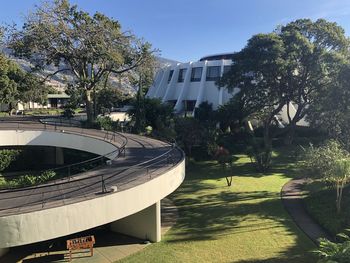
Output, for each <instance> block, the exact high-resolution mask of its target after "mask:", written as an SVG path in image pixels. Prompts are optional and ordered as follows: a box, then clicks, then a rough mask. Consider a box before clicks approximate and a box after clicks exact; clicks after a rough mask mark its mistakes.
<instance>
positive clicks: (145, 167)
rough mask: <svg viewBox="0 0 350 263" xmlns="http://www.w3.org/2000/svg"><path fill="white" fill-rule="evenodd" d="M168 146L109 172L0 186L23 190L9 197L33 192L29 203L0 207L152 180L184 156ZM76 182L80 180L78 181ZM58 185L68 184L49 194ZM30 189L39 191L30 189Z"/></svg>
mask: <svg viewBox="0 0 350 263" xmlns="http://www.w3.org/2000/svg"><path fill="white" fill-rule="evenodd" d="M0 123H1V122H0ZM37 124H38V123H37ZM12 128H13V127H12ZM0 129H1V126H0ZM84 134H85V135H86V134H87V133H84ZM117 134H118V135H119V136H122V137H123V136H124V135H123V134H121V133H117ZM124 138H125V139H126V140H124V141H123V142H124V143H123V144H124V146H123V147H124V153H125V146H126V143H127V137H126V136H124ZM169 146H170V148H169V149H167V150H166V151H165V152H163V153H162V154H160V155H158V156H156V157H154V158H152V159H149V160H146V161H144V162H141V163H137V164H133V165H130V166H127V167H113V169H111V173H108V174H106V172H103V173H102V174H94V175H91V176H88V177H77V176H74V177H70V178H68V177H66V178H62V179H56V180H52V181H50V182H46V183H43V184H39V185H36V186H28V187H23V188H13V189H4V190H0V193H13V192H21V193H22V192H23V195H17V194H16V195H10V196H8V197H7V198H8V199H13V198H21V197H26V196H33V197H35V196H36V197H35V198H34V200H32V201H31V202H29V203H28V202H26V203H25V204H24V203H23V204H18V205H14V206H10V207H4V208H2V209H0V211H6V210H11V209H14V208H16V210H11V211H12V212H9V213H18V212H19V210H17V209H20V208H21V207H25V206H28V205H37V204H41V206H42V208H44V206H45V204H46V203H48V202H49V201H50V200H52V199H54V200H57V199H60V200H62V201H63V200H66V201H64V202H72V201H73V202H74V199H70V198H72V195H74V193H78V196H80V194H83V195H84V196H85V198H93V197H94V196H95V194H96V189H98V188H99V187H101V191H100V192H99V193H101V194H109V193H111V192H113V191H114V190H116V189H117V191H118V190H119V189H120V187H122V189H123V188H124V189H125V187H128V186H127V185H128V183H130V182H132V181H135V180H140V179H141V181H144V180H151V179H152V178H154V177H153V176H154V174H155V175H156V176H157V174H158V173H156V171H158V170H159V169H163V168H166V167H169V165H171V166H176V165H178V164H179V163H180V162H181V161H182V160H183V159H184V157H185V156H184V153H183V151H182V150H181V149H180V148H179V147H177V145H176V142H175V143H172V144H169ZM175 151H177V152H178V153H179V154H180V155H177V154H176V153H174V152H175ZM162 162H164V163H165V164H166V165H161V166H160V164H161V163H162ZM153 168H155V169H153ZM140 171H143V173H144V174H145V175H147V176H143V177H139V176H138V175H139V172H140ZM135 173H137V174H135ZM118 175H120V176H118ZM132 175H136V176H132ZM65 179H66V180H65ZM79 182H81V184H80V183H79ZM76 183H78V184H76ZM57 185H67V187H66V188H64V189H66V190H67V191H65V192H60V191H59V192H57V194H54V195H52V191H51V190H50V189H49V187H52V186H57ZM107 185H109V186H110V187H111V188H110V190H108V189H107V187H106V186H107ZM112 186H113V187H112ZM114 186H116V187H117V188H114ZM91 187H93V189H95V190H93V189H92V192H91V193H90V195H87V196H86V195H85V192H84V189H89V188H91ZM33 189H35V190H38V191H31V190H33ZM40 189H41V190H40ZM46 189H47V190H46ZM60 189H62V187H60ZM25 191H28V193H26V192H25ZM79 191H82V193H79ZM47 193H50V194H49V196H45V195H46V194H47ZM67 198H68V199H67ZM56 205H57V204H56ZM16 211H17V212H16Z"/></svg>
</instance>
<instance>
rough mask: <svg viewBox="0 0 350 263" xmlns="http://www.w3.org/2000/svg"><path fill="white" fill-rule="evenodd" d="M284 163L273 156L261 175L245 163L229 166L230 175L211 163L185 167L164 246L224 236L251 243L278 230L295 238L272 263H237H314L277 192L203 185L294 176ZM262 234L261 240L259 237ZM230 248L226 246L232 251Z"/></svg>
mask: <svg viewBox="0 0 350 263" xmlns="http://www.w3.org/2000/svg"><path fill="white" fill-rule="evenodd" d="M288 160H290V159H289V158H288V157H285V156H284V155H283V153H282V154H280V155H278V156H277V157H276V158H275V159H274V162H275V164H274V167H273V169H272V170H271V171H270V172H269V173H267V174H259V173H257V172H256V171H255V168H254V166H253V164H251V163H250V162H248V160H247V159H245V160H244V162H237V163H235V165H234V167H233V169H232V170H231V171H227V170H223V169H222V168H221V166H220V165H218V164H216V162H214V161H212V162H201V163H190V165H189V167H188V168H187V177H186V180H185V182H184V183H183V185H182V186H181V187H180V189H179V190H178V191H177V192H175V193H174V194H173V196H172V197H173V199H174V201H175V203H176V205H177V206H178V207H179V213H180V217H179V220H178V222H177V224H176V227H175V229H176V230H174V231H172V233H171V235H172V236H171V238H169V239H167V240H166V241H165V242H167V243H179V242H187V241H204V240H205V241H208V240H218V239H220V238H222V237H224V236H227V235H231V236H232V235H233V236H234V235H239V234H242V233H253V234H252V238H257V239H259V238H262V239H269V238H271V237H270V236H268V235H269V234H266V231H265V230H268V232H267V233H277V234H278V233H279V231H283V234H284V235H288V236H291V238H295V239H296V240H295V245H294V246H293V247H289V248H288V249H287V250H285V251H282V252H280V253H279V254H278V255H277V256H276V257H274V258H269V259H266V260H260V259H259V260H255V261H254V260H251V261H249V260H248V261H241V262H242V263H250V262H266V263H267V262H282V263H283V262H298V263H299V262H314V261H315V258H314V256H313V255H311V253H309V252H307V251H309V250H310V249H313V248H315V247H314V245H313V243H312V241H311V240H309V239H308V238H307V237H306V236H305V235H304V234H303V233H302V232H301V231H300V230H299V229H298V228H297V226H296V225H295V223H294V222H293V220H292V219H291V218H290V216H289V214H288V213H287V212H286V211H285V209H284V207H283V205H282V202H281V200H280V193H279V192H276V191H272V190H271V191H268V188H267V190H265V191H237V192H235V191H234V189H235V188H234V187H235V185H233V187H231V188H227V187H225V188H221V189H220V187H218V186H217V185H215V184H211V183H207V182H206V181H205V180H208V179H214V180H220V179H222V178H223V177H225V176H228V175H230V174H232V173H233V176H240V177H253V178H254V177H256V178H260V177H263V176H269V175H276V174H278V175H279V176H282V177H293V176H299V175H300V173H301V171H300V169H299V167H298V166H297V165H296V164H295V162H292V163H288ZM292 161H294V159H292ZM241 190H242V189H241ZM261 231H262V232H261ZM264 231H265V232H264ZM263 232H264V234H265V236H259V235H262V233H263ZM254 233H256V234H254ZM254 235H256V236H254ZM282 242H283V241H282ZM234 245H235V244H232V246H233V247H234Z"/></svg>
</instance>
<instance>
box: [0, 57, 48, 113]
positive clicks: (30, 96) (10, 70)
mask: <svg viewBox="0 0 350 263" xmlns="http://www.w3.org/2000/svg"><path fill="white" fill-rule="evenodd" d="M47 93H48V92H47V90H46V89H45V86H44V85H43V84H42V83H40V82H39V81H38V78H37V77H36V76H34V75H33V74H30V73H26V72H24V71H23V70H22V69H21V68H20V67H19V66H18V65H17V64H16V63H15V62H13V61H11V60H9V59H7V58H6V57H5V56H3V55H0V102H1V103H4V104H7V105H8V112H9V114H10V115H11V114H12V110H14V109H15V108H16V107H17V103H18V102H19V101H22V102H29V101H33V102H39V103H41V104H44V102H45V101H46V96H47Z"/></svg>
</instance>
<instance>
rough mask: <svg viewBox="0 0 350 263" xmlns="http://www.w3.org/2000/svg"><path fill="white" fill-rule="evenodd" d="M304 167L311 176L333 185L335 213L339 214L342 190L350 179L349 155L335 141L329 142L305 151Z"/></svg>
mask: <svg viewBox="0 0 350 263" xmlns="http://www.w3.org/2000/svg"><path fill="white" fill-rule="evenodd" d="M304 159H305V163H304V166H305V167H306V168H307V169H309V170H310V171H311V175H313V176H319V177H321V178H322V179H323V180H325V181H329V182H332V183H334V185H335V188H336V193H337V196H336V208H337V213H340V212H341V201H342V196H343V189H344V186H345V185H346V183H347V182H348V181H349V178H350V154H349V152H347V151H346V150H344V149H343V148H342V146H341V145H340V144H339V143H338V142H337V141H332V140H331V141H329V142H327V143H326V144H324V145H323V146H320V147H313V146H312V145H311V146H310V147H309V148H308V149H307V150H306V151H305V155H304Z"/></svg>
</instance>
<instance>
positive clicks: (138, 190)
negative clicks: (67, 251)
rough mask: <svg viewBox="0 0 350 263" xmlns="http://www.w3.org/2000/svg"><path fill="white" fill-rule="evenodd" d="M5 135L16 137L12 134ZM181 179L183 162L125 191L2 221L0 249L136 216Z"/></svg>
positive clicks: (10, 217)
mask: <svg viewBox="0 0 350 263" xmlns="http://www.w3.org/2000/svg"><path fill="white" fill-rule="evenodd" d="M34 133H36V132H34ZM6 134H7V135H8V136H9V134H11V136H14V137H16V134H15V133H14V132H12V133H10V132H8V133H6ZM4 135H5V134H4V133H1V134H0V138H4ZM28 137H29V136H28ZM7 138H8V139H10V137H7ZM18 139H20V138H17V140H18ZM1 141H2V142H3V141H4V140H3V139H1ZM12 144H13V142H12ZM184 178H185V161H184V160H182V162H181V163H179V164H178V165H176V166H174V167H173V168H172V169H170V170H168V171H166V172H165V173H164V174H163V175H160V176H158V177H155V178H154V179H152V180H150V181H148V182H146V183H143V184H140V185H137V186H135V187H132V188H130V189H127V190H124V191H120V192H118V191H116V192H114V193H111V194H107V195H103V196H99V197H96V198H94V199H91V200H87V201H82V202H78V203H74V204H69V205H65V206H60V207H55V208H49V209H43V210H40V211H35V212H31V213H25V214H18V215H11V216H6V217H1V218H0V229H1V231H0V249H1V248H7V247H13V246H19V245H25V244H31V243H35V242H39V241H44V240H49V239H53V238H57V237H61V236H66V235H69V234H72V233H77V232H80V231H83V230H86V229H90V228H94V227H97V226H101V225H104V224H107V223H111V222H113V221H116V220H118V219H121V218H124V217H127V216H129V215H132V214H135V213H137V212H139V211H141V210H143V209H145V208H147V207H149V206H151V205H153V204H155V203H157V202H158V201H160V200H161V199H163V198H164V197H165V196H167V195H169V194H170V193H171V192H173V191H174V190H175V189H177V188H178V187H179V185H180V184H181V183H182V181H183V180H184Z"/></svg>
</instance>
